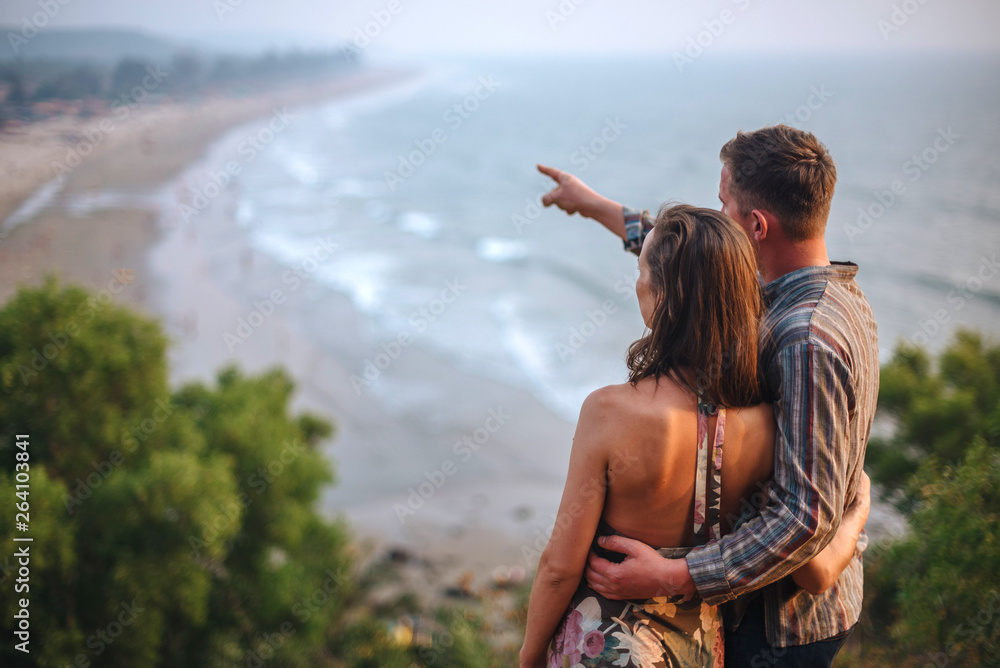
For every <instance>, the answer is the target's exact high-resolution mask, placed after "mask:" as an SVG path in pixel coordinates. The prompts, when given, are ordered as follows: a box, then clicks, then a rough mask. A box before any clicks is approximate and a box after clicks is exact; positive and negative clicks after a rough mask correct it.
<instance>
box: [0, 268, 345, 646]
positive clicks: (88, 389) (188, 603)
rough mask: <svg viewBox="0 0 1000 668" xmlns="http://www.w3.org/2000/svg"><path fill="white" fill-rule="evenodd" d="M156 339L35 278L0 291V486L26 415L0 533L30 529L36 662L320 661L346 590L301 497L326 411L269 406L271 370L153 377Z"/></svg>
mask: <svg viewBox="0 0 1000 668" xmlns="http://www.w3.org/2000/svg"><path fill="white" fill-rule="evenodd" d="M164 352H165V339H164V337H163V334H162V332H161V331H160V329H159V326H158V324H156V323H155V322H153V321H150V320H148V319H146V318H143V317H140V316H138V315H135V314H133V313H131V312H129V311H127V310H125V309H124V308H121V307H119V306H115V305H113V304H112V303H111V299H110V297H108V298H106V299H101V298H100V297H99V296H98V297H94V296H91V295H88V294H87V293H86V292H84V291H83V290H81V289H78V288H66V289H61V288H60V287H59V286H58V284H57V283H56V282H55V281H54V280H48V281H47V282H46V283H45V284H44V285H43V286H42V287H41V288H38V289H22V290H21V291H19V292H18V293H17V295H16V296H15V297H14V298H13V299H12V300H11V301H10V302H8V303H7V304H6V305H5V306H4V308H3V309H2V310H0V384H2V386H3V390H4V397H5V401H4V402H3V403H2V404H0V425H3V426H2V432H0V439H2V440H0V443H2V446H3V447H2V448H0V494H2V495H3V497H2V498H7V499H12V498H13V497H14V491H15V487H14V485H15V484H16V481H15V478H14V476H15V474H16V472H15V464H16V461H15V457H14V450H15V449H16V447H15V445H14V440H15V435H16V434H27V435H29V436H30V439H29V445H28V446H27V448H26V449H27V452H28V453H29V461H28V464H29V471H28V474H29V476H30V489H29V493H28V494H27V495H26V496H27V501H28V503H29V504H30V519H31V521H30V524H29V530H28V532H27V533H23V532H21V531H19V530H18V527H17V526H16V525H15V524H14V517H13V516H12V513H0V540H2V541H3V544H4V545H13V544H14V543H13V542H12V539H13V537H14V536H15V535H30V536H32V537H34V538H35V541H34V542H33V543H32V544H31V550H32V559H31V581H30V593H29V594H28V595H30V600H31V608H30V611H31V613H30V614H31V629H32V632H33V634H34V635H33V637H34V638H36V639H38V640H37V641H36V642H37V644H34V645H32V650H33V658H34V659H36V665H38V666H63V665H68V664H73V663H74V661H76V659H77V657H79V656H83V657H84V658H85V659H87V660H89V661H91V662H95V661H97V659H96V657H98V656H99V657H100V659H99V665H102V666H157V665H163V666H216V665H225V664H226V663H240V664H243V663H244V662H246V661H248V660H250V658H252V657H254V656H258V657H263V656H265V655H266V656H267V658H269V659H270V664H269V665H273V666H297V665H323V662H322V657H323V656H325V655H326V654H325V653H326V649H325V643H326V641H327V637H328V634H330V633H332V632H334V631H335V630H336V629H337V628H338V625H339V624H341V623H342V616H343V614H344V612H345V602H346V601H347V600H348V599H349V598H350V597H351V596H352V594H353V592H354V586H353V584H352V580H351V578H350V577H349V576H350V568H351V560H350V558H349V553H348V551H347V540H348V539H347V535H346V532H345V531H344V528H343V527H342V526H341V525H339V524H337V523H331V522H328V521H326V520H323V519H322V518H320V517H319V516H318V515H316V513H315V511H314V510H313V504H314V502H315V500H316V498H317V495H318V491H319V489H320V487H321V485H323V484H324V483H326V482H328V481H329V480H330V479H331V473H330V468H329V465H328V464H327V463H326V462H325V460H324V459H323V457H322V455H321V454H320V453H319V452H318V451H317V449H316V445H317V443H318V442H319V441H320V440H321V439H324V438H326V437H328V436H329V435H330V434H331V427H330V425H329V424H328V423H327V422H325V421H323V420H322V419H319V418H317V417H314V416H309V415H306V416H299V417H291V416H289V415H288V410H287V409H288V402H289V400H290V397H291V394H292V392H293V385H292V383H291V381H290V380H289V379H288V378H287V376H286V375H285V374H284V372H282V371H278V370H275V371H272V372H269V373H265V374H263V375H261V376H258V377H245V376H243V375H242V374H240V373H239V372H238V371H236V370H235V369H228V370H224V371H223V372H222V373H220V374H219V376H218V386H217V388H215V389H210V388H207V387H205V386H202V385H189V386H187V387H184V388H181V389H180V390H178V391H177V392H176V393H173V394H171V392H170V391H169V389H168V387H167V384H166V368H165V361H164ZM4 556H7V555H4ZM6 565H7V566H8V567H9V566H11V565H12V563H11V562H10V560H9V559H8V562H7V564H6ZM14 572H16V569H15V571H14ZM2 577H6V578H10V577H12V576H11V574H10V572H9V571H8V572H6V574H5V575H2ZM14 594H15V593H14V590H13V588H12V587H9V586H5V587H3V588H2V589H0V611H2V613H3V621H2V622H0V628H2V629H3V632H4V633H5V634H6V637H8V638H11V637H12V635H11V634H12V632H13V630H14V628H13V624H14V617H13V615H14V613H15V612H16V609H17V606H18V600H17V599H18V597H16V596H15V595H14ZM320 600H322V601H323V603H322V605H320V604H317V603H316V601H320ZM303 601H309V602H310V603H309V606H308V607H305V606H303V605H302V603H303ZM40 639H44V643H42V642H41V641H40ZM16 656H20V653H18V652H16V650H14V649H13V648H12V645H11V643H9V642H8V643H4V645H3V646H2V648H0V657H2V658H0V662H2V663H4V664H7V663H8V662H9V661H11V662H12V661H14V660H15V659H14V657H16ZM327 658H329V657H327ZM95 665H96V664H95Z"/></svg>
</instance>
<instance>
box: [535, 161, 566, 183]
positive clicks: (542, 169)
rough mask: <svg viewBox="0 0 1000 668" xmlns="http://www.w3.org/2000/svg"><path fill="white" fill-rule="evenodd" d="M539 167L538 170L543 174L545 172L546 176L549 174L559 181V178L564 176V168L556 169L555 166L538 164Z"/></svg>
mask: <svg viewBox="0 0 1000 668" xmlns="http://www.w3.org/2000/svg"><path fill="white" fill-rule="evenodd" d="M537 167H538V171H540V172H541V173H542V174H545V176H548V177H549V178H551V179H553V180H555V181H557V182H558V181H559V178H560V177H561V176H562V170H559V169H556V168H555V167H548V166H546V165H537Z"/></svg>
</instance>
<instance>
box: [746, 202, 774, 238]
mask: <svg viewBox="0 0 1000 668" xmlns="http://www.w3.org/2000/svg"><path fill="white" fill-rule="evenodd" d="M750 218H751V219H752V221H753V222H752V226H751V228H750V232H751V238H752V239H753V240H754V241H756V242H757V243H760V242H761V241H763V240H764V239H766V238H767V233H768V230H769V229H770V227H771V224H772V223H773V222H774V220H773V218H774V217H773V216H771V214H769V213H768V212H766V211H763V210H761V209H754V210H753V211H751V212H750Z"/></svg>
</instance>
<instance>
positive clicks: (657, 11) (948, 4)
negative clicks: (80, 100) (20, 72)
mask: <svg viewBox="0 0 1000 668" xmlns="http://www.w3.org/2000/svg"><path fill="white" fill-rule="evenodd" d="M60 3H65V5H62V4H60ZM44 6H49V7H59V10H58V12H57V13H56V14H55V16H54V17H53V18H52V19H51V21H50V22H49V24H50V25H52V26H59V27H79V26H98V25H99V26H127V27H133V28H143V29H146V30H150V31H155V32H160V33H163V34H167V35H171V36H178V37H201V36H205V35H217V34H219V33H226V34H232V33H243V32H251V33H254V34H258V35H261V37H262V40H265V41H266V40H268V38H274V39H277V40H280V41H282V42H284V41H287V38H288V37H289V36H292V35H295V36H301V37H302V38H303V39H304V40H306V41H307V42H308V43H310V44H316V43H323V42H326V43H333V42H335V41H336V40H342V39H350V38H352V37H356V36H357V35H358V33H357V30H358V29H362V30H364V28H365V27H366V24H367V26H368V32H369V33H370V34H374V38H373V39H372V41H371V46H372V47H373V48H378V49H379V50H391V51H440V52H447V51H489V52H497V51H517V52H528V51H588V52H599V51H630V50H644V51H659V52H670V51H673V50H676V49H681V48H683V47H685V45H686V44H688V40H689V39H693V40H698V39H700V40H701V41H702V43H703V44H711V45H712V48H713V49H720V50H726V49H739V50H769V51H773V50H788V49H791V50H799V49H823V50H830V49H837V50H842V49H874V50H885V49H905V48H914V47H917V48H919V47H930V48H962V49H969V48H971V49H990V50H1000V37H998V35H1000V2H998V1H997V0H708V1H706V2H697V3H695V2H690V1H682V0H659V1H657V0H624V1H623V0H616V1H614V2H613V1H612V0H490V1H489V2H487V1H486V0H354V1H352V2H337V1H331V0H281V1H280V2H276V1H275V0H3V2H2V6H0V23H4V24H8V25H10V24H15V25H20V24H21V23H22V22H23V20H24V19H25V17H29V18H30V17H32V15H35V14H36V13H37V12H39V11H42V9H41V8H42V7H44ZM894 8H895V15H894ZM393 10H395V13H393ZM723 12H728V13H726V14H724V13H723ZM379 14H380V15H381V17H382V20H383V22H384V23H386V25H385V26H384V27H382V26H379V25H377V24H376V23H374V22H373V21H374V19H375V17H377V16H378V15H379ZM387 18H388V19H389V20H388V21H387V22H386V19H387ZM880 22H881V23H880ZM712 29H714V33H715V34H712V32H713V30H712Z"/></svg>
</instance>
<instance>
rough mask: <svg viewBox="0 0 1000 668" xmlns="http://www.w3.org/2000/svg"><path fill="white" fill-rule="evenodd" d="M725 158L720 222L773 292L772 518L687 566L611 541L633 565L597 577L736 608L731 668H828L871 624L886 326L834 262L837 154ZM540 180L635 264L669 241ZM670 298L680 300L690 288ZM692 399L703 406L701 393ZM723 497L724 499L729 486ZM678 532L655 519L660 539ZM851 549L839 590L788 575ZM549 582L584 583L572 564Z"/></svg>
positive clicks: (776, 130)
mask: <svg viewBox="0 0 1000 668" xmlns="http://www.w3.org/2000/svg"><path fill="white" fill-rule="evenodd" d="M720 156H721V159H722V175H721V181H720V185H719V199H720V201H721V203H722V212H723V213H724V214H727V215H729V216H730V217H732V219H733V220H734V221H735V222H736V223H737V224H738V225H739V226H740V227H741V228H742V229H743V231H744V232H745V234H746V237H747V238H748V239H749V241H750V243H751V244H752V247H753V250H754V251H755V254H756V257H757V261H758V264H759V267H758V270H759V273H760V279H761V282H762V284H763V291H764V298H765V308H766V311H765V314H764V317H763V321H762V328H761V332H762V337H761V339H760V343H761V346H760V365H761V370H762V373H763V379H764V387H763V395H764V398H765V400H767V401H771V402H773V410H774V418H775V420H776V423H777V436H776V438H775V441H774V450H773V462H774V477H773V480H772V481H771V482H770V483H769V485H768V486H767V487H766V489H765V490H764V491H765V493H764V494H760V495H757V497H758V498H761V501H762V502H761V503H760V504H759V505H760V506H761V507H760V508H759V511H758V512H756V513H753V514H750V513H744V514H743V515H742V516H741V517H740V520H739V522H737V523H736V526H735V527H734V531H733V532H732V533H731V534H729V535H726V536H723V537H722V538H721V539H719V540H713V541H710V542H709V543H708V544H707V545H704V546H698V547H695V548H693V549H691V550H690V551H689V552H688V553H687V554H686V555H685V557H684V558H683V559H673V558H668V559H664V558H663V557H662V556H661V555H660V554H658V553H657V551H656V550H654V549H653V548H651V547H650V546H649V545H648V544H646V543H645V542H642V541H641V540H633V539H631V538H626V537H624V536H608V537H604V538H602V539H601V540H600V542H599V545H600V547H602V548H603V549H605V550H610V551H614V552H617V553H620V554H623V555H625V557H624V559H623V560H622V561H621V562H620V563H615V562H613V561H610V560H608V559H605V558H603V556H602V553H600V552H598V551H596V550H595V551H594V552H592V553H591V555H590V557H589V559H588V566H587V569H586V578H587V582H588V585H589V586H590V587H592V588H593V590H594V591H595V592H598V593H599V594H601V595H603V596H605V597H606V598H608V599H613V600H622V599H635V600H639V601H642V600H646V599H649V598H651V597H654V596H657V595H686V596H690V595H695V594H697V595H698V596H700V597H701V599H702V600H703V601H705V602H706V603H709V604H712V605H717V604H722V603H727V605H725V606H722V609H723V616H724V620H725V628H726V631H725V649H726V666H727V667H728V666H758V665H767V666H829V665H832V662H833V659H834V657H835V655H836V654H837V652H838V651H839V650H840V648H841V647H842V645H843V643H844V642H845V641H846V638H847V636H848V635H849V634H850V632H851V630H852V629H853V628H854V626H855V624H856V623H857V621H858V618H859V616H860V612H861V601H862V583H863V575H862V565H861V552H862V551H863V550H864V547H865V546H866V545H867V537H866V536H864V534H863V532H862V531H861V530H860V528H861V527H859V526H858V525H857V522H856V521H855V520H856V519H857V517H856V515H858V514H866V512H867V511H866V510H865V513H854V511H853V510H848V509H849V508H852V509H853V508H855V507H856V506H858V505H860V506H862V507H864V508H867V505H868V503H869V499H867V498H864V497H867V495H868V491H867V490H868V484H869V483H868V481H867V478H866V477H865V476H864V473H863V470H862V466H863V462H864V453H865V448H866V445H867V441H868V437H869V434H870V430H871V424H872V419H873V417H874V413H875V403H876V398H877V394H878V373H879V367H878V346H877V335H876V326H875V320H874V317H873V314H872V310H871V307H870V306H869V304H868V301H867V299H866V298H865V296H864V295H863V294H862V292H861V290H860V289H859V288H858V285H857V283H856V282H855V280H854V278H855V275H856V274H857V271H858V268H857V265H854V264H851V263H831V262H830V261H829V259H828V256H827V251H826V243H825V239H824V233H825V229H826V222H827V218H828V216H829V212H830V204H831V201H832V198H833V192H834V186H835V184H836V168H835V166H834V164H833V160H832V159H831V157H830V155H829V153H828V152H827V150H826V147H824V146H823V145H822V144H821V143H820V142H819V141H818V140H817V139H816V137H815V136H813V135H812V134H811V133H808V132H803V131H800V130H797V129H795V128H791V127H788V126H785V125H777V126H771V127H766V128H763V129H761V130H757V131H755V132H749V133H744V132H740V133H738V134H737V136H736V137H735V138H734V139H732V140H731V141H729V142H728V143H727V144H726V145H725V146H724V147H723V148H722V151H721V154H720ZM539 170H540V171H541V172H542V173H544V174H546V175H548V176H550V177H552V178H553V179H554V180H555V181H556V182H557V184H558V185H557V187H556V188H555V189H553V190H552V191H551V192H549V193H548V194H546V195H545V197H544V198H543V204H545V205H546V206H550V205H556V206H557V207H559V208H560V209H563V210H564V211H566V212H567V213H571V214H572V213H580V214H581V215H583V216H585V217H589V218H592V219H595V220H597V221H598V222H600V223H601V224H603V225H604V226H605V227H607V228H608V229H609V230H611V231H612V232H613V233H615V234H616V235H617V236H619V237H621V238H622V239H623V241H624V244H625V248H626V249H627V250H629V251H631V252H633V253H640V249H641V248H642V247H643V246H644V243H645V242H644V240H646V242H648V239H649V235H650V233H651V231H652V230H653V229H655V227H654V224H653V221H652V219H651V218H650V216H649V214H648V213H646V212H638V211H634V210H632V209H629V208H625V207H622V206H621V205H620V204H618V203H616V202H614V201H613V200H610V199H608V198H606V197H603V196H601V195H599V194H598V193H596V192H594V191H593V190H591V189H590V188H589V187H587V186H586V185H585V184H584V183H583V182H582V181H580V180H579V179H578V178H576V177H575V176H573V175H572V174H568V173H565V172H561V171H559V170H557V169H553V168H550V167H544V166H541V165H540V166H539ZM654 238H655V235H654ZM641 264H642V260H641V255H640V265H641ZM705 269H706V271H707V270H709V267H708V266H707V265H706V266H705ZM665 289H666V290H668V294H669V291H670V290H675V289H677V286H671V285H668V286H667V287H666V288H665ZM682 313H683V312H682ZM685 317H686V316H685ZM727 317H735V316H727ZM723 352H728V351H726V350H725V349H724V350H723ZM729 359H730V358H729V357H721V358H715V359H714V360H710V361H711V362H714V366H713V365H710V366H708V367H704V368H703V371H704V370H705V369H720V373H722V374H723V375H724V374H725V373H726V371H727V369H728V368H729V367H730V366H731V362H730V361H729ZM714 377H715V374H710V375H709V380H711V379H712V378H714ZM692 389H697V390H698V392H696V393H701V392H702V390H703V387H702V385H697V386H693V388H692ZM585 406H586V404H585ZM625 411H626V408H619V409H609V408H608V407H605V409H604V414H603V416H602V422H613V423H615V424H619V423H622V422H623V421H626V420H627V419H628V418H627V416H628V415H629V413H627V412H625ZM582 419H583V416H581V420H582ZM619 442H621V443H624V440H623V439H619ZM726 446H727V452H728V446H729V443H728V442H727V443H726ZM730 470H732V468H727V471H730ZM609 478H610V476H609ZM724 483H725V484H724V486H723V493H724V494H725V493H726V487H727V486H728V485H729V482H728V474H727V477H726V480H724ZM609 489H610V488H609ZM852 500H853V502H854V503H855V504H856V505H855V506H852V505H851V502H852ZM637 510H644V509H637ZM672 521H673V520H668V519H665V518H664V517H663V516H662V513H659V512H647V513H646V523H645V526H646V527H647V529H646V530H647V531H652V530H654V528H656V527H661V526H669V523H670V522H672ZM861 524H862V525H863V522H862V523H861ZM838 527H839V530H838ZM855 529H856V531H855ZM556 533H557V532H553V535H554V536H555V535H556ZM852 534H853V535H852ZM644 536H645V534H644V535H641V536H633V537H634V538H639V539H641V538H643V537H644ZM852 538H854V539H856V543H857V545H856V549H853V550H851V556H850V558H849V559H848V562H847V565H846V568H844V569H843V572H839V575H837V572H836V571H835V572H834V575H837V577H835V578H834V579H835V586H832V587H830V588H824V587H822V586H818V585H821V584H825V583H823V582H820V583H816V582H814V583H811V584H808V585H806V584H803V582H802V581H800V580H801V579H802V578H801V577H793V578H789V577H786V576H789V575H791V574H793V573H796V572H797V571H796V569H799V568H800V566H801V565H802V564H803V563H804V562H807V561H808V560H809V559H811V558H813V557H814V556H815V555H817V554H819V553H820V552H821V551H822V550H824V548H828V547H829V546H831V545H832V546H835V548H836V547H837V546H841V547H842V544H843V543H844V542H845V541H846V543H847V544H851V543H852V542H853V541H852V540H850V539H852ZM576 539H577V540H578V541H584V540H586V537H585V536H583V535H580V536H577V538H576ZM570 563H572V562H570ZM547 568H548V569H552V568H555V569H556V570H555V573H557V574H558V575H564V576H567V577H568V576H569V574H570V572H569V571H568V570H567V569H569V568H570V566H569V565H562V564H557V565H555V566H547ZM540 570H541V566H540ZM829 575H830V573H829V572H826V573H825V574H824V578H825V577H828V576H829ZM548 577H550V578H551V575H550V576H548ZM630 637H632V636H630Z"/></svg>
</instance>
